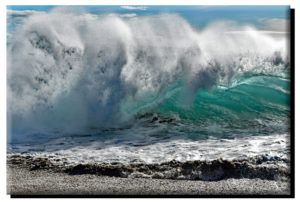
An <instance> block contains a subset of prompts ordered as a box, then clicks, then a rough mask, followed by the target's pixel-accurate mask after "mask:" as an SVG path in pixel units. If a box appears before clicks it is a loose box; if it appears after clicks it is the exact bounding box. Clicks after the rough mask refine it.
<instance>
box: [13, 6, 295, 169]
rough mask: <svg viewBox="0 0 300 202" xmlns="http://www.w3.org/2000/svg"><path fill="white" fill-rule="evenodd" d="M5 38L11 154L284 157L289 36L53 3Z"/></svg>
mask: <svg viewBox="0 0 300 202" xmlns="http://www.w3.org/2000/svg"><path fill="white" fill-rule="evenodd" d="M11 35H12V36H11V37H10V40H9V43H8V45H7V103H8V104H7V120H8V121H7V122H8V127H7V128H8V129H7V138H8V153H9V154H11V155H15V154H22V155H23V154H26V155H31V156H40V157H41V156H42V157H47V158H50V159H51V158H53V159H57V158H59V159H64V162H65V163H66V164H70V165H76V164H78V163H91V162H107V163H114V162H119V163H133V162H143V163H147V164H151V163H162V162H168V161H172V160H173V159H175V160H177V161H180V162H185V161H195V160H214V159H218V158H223V159H229V160H232V159H246V158H250V157H255V156H260V155H263V156H264V157H265V161H266V162H271V163H274V162H276V163H278V162H287V161H288V160H289V154H290V151H289V145H290V144H289V137H290V127H289V126H290V123H289V120H290V63H289V52H288V50H289V49H288V44H289V38H288V35H287V34H278V33H276V34H272V32H264V31H261V30H258V29H257V28H255V27H254V26H251V25H240V24H238V23H236V22H233V21H218V22H213V23H210V24H209V25H207V26H206V27H204V28H203V29H196V28H194V27H192V26H191V25H190V24H189V23H188V22H187V21H186V20H185V19H184V18H182V17H180V16H179V15H176V14H159V15H150V16H138V17H137V16H135V17H132V18H124V17H121V16H119V15H117V14H105V15H104V14H103V15H93V14H89V13H84V12H78V11H76V12H75V11H72V10H70V9H68V10H66V9H61V8H59V9H54V10H51V11H49V12H45V13H37V14H34V15H31V16H29V17H28V18H26V19H24V22H23V23H22V24H20V25H18V26H17V27H16V29H15V30H14V31H13V33H12V34H11ZM274 159H277V160H274ZM53 162H54V160H53Z"/></svg>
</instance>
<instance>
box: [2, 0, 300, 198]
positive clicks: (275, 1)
mask: <svg viewBox="0 0 300 202" xmlns="http://www.w3.org/2000/svg"><path fill="white" fill-rule="evenodd" d="M225 2H226V3H225ZM298 2H299V1H297V0H272V1H271V0H251V1H250V0H242V1H241V0H226V1H224V0H203V1H200V0H199V1H197V0H123V1H122V0H106V1H105V0H1V1H0V29H1V35H0V37H1V38H0V47H1V48H0V64H1V66H0V69H1V70H0V71H1V73H0V83H1V84H0V90H1V91H0V92H1V96H0V104H1V107H0V124H1V125H0V129H1V133H0V135H1V136H2V137H1V139H0V140H1V141H0V144H1V145H0V148H1V155H0V160H1V161H0V163H1V172H0V173H1V175H0V176H1V185H0V186H1V189H0V194H1V195H0V197H1V201H3V199H5V200H9V196H8V195H6V167H5V165H6V6H7V5H290V6H291V8H295V9H296V15H295V16H296V24H295V27H296V30H295V36H297V33H299V20H300V19H299V17H298V16H299V15H298V14H299V12H300V10H299V9H300V8H299V6H298V5H299V3H298ZM298 36H299V34H298ZM297 39H299V37H296V47H295V49H296V50H295V53H296V55H295V58H296V63H295V69H296V70H295V71H296V75H295V77H296V79H295V80H296V81H295V89H296V95H295V103H296V106H295V113H296V128H295V135H296V138H295V139H296V142H295V143H296V148H295V150H296V153H295V156H296V169H295V171H296V173H295V175H296V179H295V182H296V184H295V187H296V191H295V193H296V198H299V197H298V194H299V192H298V194H297V190H299V189H298V185H299V183H297V181H299V180H300V179H299V174H298V172H299V161H297V158H298V159H299V156H300V153H299V150H298V149H297V146H300V142H299V139H300V138H299V137H297V132H298V131H300V124H298V123H300V122H299V121H298V120H299V118H300V117H299V114H300V108H298V107H297V106H298V105H297V101H299V100H300V99H299V98H300V97H299V96H300V95H299V91H300V82H297V78H298V77H299V76H298V75H299V73H298V71H297V67H298V66H299V64H300V63H299V59H298V60H297V53H298V52H299V41H298V40H297ZM297 170H298V172H297ZM299 191H300V190H299ZM30 200H31V199H30ZM48 200H52V199H48ZM54 200H55V199H54ZM65 200H66V201H73V199H65ZM101 200H104V199H101ZM110 200H117V199H110ZM123 200H127V201H129V200H130V201H131V200H132V199H123ZM134 200H137V199H134ZM167 200H174V199H167ZM180 200H186V199H180ZM196 200H210V199H196ZM223 200H231V199H223ZM236 200H240V199H236ZM248 200H257V199H248ZM265 200H267V201H269V200H273V199H265ZM282 200H285V199H282Z"/></svg>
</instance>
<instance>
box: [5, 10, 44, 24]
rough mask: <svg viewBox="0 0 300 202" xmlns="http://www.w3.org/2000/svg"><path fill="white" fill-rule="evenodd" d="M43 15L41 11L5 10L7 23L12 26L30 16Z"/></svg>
mask: <svg viewBox="0 0 300 202" xmlns="http://www.w3.org/2000/svg"><path fill="white" fill-rule="evenodd" d="M41 13H45V12H43V11H34V10H22V11H19V10H7V11H6V16H7V23H9V24H14V23H20V22H23V21H24V19H25V18H27V17H28V16H30V15H33V14H41Z"/></svg>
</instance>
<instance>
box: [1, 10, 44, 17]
mask: <svg viewBox="0 0 300 202" xmlns="http://www.w3.org/2000/svg"><path fill="white" fill-rule="evenodd" d="M6 13H7V15H14V16H28V15H32V14H38V13H44V12H42V11H34V10H22V11H18V10H7V11H6Z"/></svg>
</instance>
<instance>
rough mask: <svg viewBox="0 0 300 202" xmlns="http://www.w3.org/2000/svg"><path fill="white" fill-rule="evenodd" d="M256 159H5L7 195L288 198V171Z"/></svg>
mask: <svg viewBox="0 0 300 202" xmlns="http://www.w3.org/2000/svg"><path fill="white" fill-rule="evenodd" d="M273 160H274V161H275V160H276V161H282V159H272V158H269V159H268V158H264V157H263V156H257V157H254V158H248V159H247V160H232V161H229V160H222V159H217V160H214V161H188V162H178V161H175V160H174V161H170V162H165V163H161V164H143V163H133V164H128V165H125V164H121V163H110V164H108V163H98V164H97V163H93V164H77V165H67V164H66V163H64V162H60V161H63V160H55V159H51V158H50V159H49V158H45V157H37V156H30V155H10V156H9V157H8V159H7V174H8V176H7V193H8V194H11V195H15V196H18V195H29V196H30V195H32V196H33V195H97V196H106V195H114V196H120V195H121V196H122V195H124V196H125V195H126V196H128V195H130V196H136V195H145V196H146V195H163V196H169V195H193V196H202V195H289V194H290V179H289V175H290V173H289V169H288V167H285V166H279V165H278V164H274V162H272V161H273Z"/></svg>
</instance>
